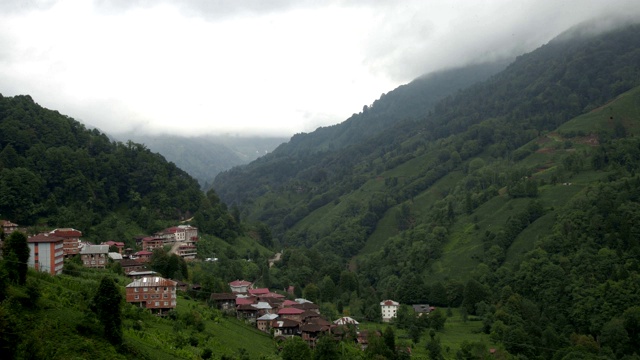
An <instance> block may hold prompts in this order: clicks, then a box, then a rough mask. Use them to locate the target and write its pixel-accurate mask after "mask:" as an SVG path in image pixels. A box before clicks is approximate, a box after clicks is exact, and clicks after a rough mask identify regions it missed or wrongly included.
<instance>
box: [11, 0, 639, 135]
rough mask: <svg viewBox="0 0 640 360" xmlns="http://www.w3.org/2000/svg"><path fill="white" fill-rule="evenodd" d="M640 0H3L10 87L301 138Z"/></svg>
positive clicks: (73, 108) (96, 121) (104, 111)
mask: <svg viewBox="0 0 640 360" xmlns="http://www.w3.org/2000/svg"><path fill="white" fill-rule="evenodd" d="M609 15H614V16H627V17H631V18H633V17H635V18H640V1H638V0H607V1H604V0H509V1H506V0H486V1H481V0H468V1H464V0H359V1H356V0H341V1H340V0H333V1H320V0H313V1H310V0H297V1H285V0H271V1H270V0H245V1H243V0H191V1H190V0H112V1H107V0H0V93H1V94H2V95H3V96H15V95H25V94H28V95H31V96H32V98H33V99H34V101H35V102H37V103H38V104H40V105H42V106H44V107H46V108H49V109H53V110H58V111H59V112H60V113H62V114H65V115H68V116H71V117H73V118H75V119H76V120H79V121H82V122H83V123H85V124H87V125H88V126H92V127H97V128H98V129H100V130H102V131H104V132H106V133H108V134H113V135H115V134H120V133H123V132H131V131H135V132H138V133H145V134H152V135H153V134H176V135H185V136H194V135H204V134H229V135H241V136H242V135H247V136H249V135H250V136H291V135H293V134H295V133H300V132H311V131H313V130H315V129H316V128H317V127H319V126H328V125H333V124H337V123H340V122H342V121H344V120H346V119H347V118H348V117H349V116H351V115H352V114H353V113H358V112H360V111H361V110H362V107H363V106H364V105H368V104H371V103H372V102H373V101H374V100H376V99H378V98H379V97H380V95H381V94H383V93H386V92H389V91H391V90H393V89H394V88H396V87H398V86H399V85H401V84H405V83H408V82H410V81H411V80H413V79H415V78H416V77H418V76H420V75H424V74H427V73H430V72H433V71H437V70H441V69H445V68H451V67H456V66H462V65H466V64H469V63H478V62H483V61H490V60H493V59H498V58H501V57H508V56H516V55H520V54H523V53H525V52H528V51H532V50H534V49H536V48H538V47H540V46H541V45H543V44H545V43H547V42H548V41H549V40H551V39H552V38H554V37H555V36H556V35H558V34H559V33H561V32H562V31H564V30H566V29H568V28H569V27H571V26H573V25H575V24H577V23H579V22H582V21H585V20H589V19H592V18H594V17H600V18H602V17H605V16H609Z"/></svg>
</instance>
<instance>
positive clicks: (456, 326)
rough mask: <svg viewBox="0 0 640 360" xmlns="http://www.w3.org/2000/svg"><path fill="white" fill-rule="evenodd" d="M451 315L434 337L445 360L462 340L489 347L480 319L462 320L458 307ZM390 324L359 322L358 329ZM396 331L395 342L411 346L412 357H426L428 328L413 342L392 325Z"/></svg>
mask: <svg viewBox="0 0 640 360" xmlns="http://www.w3.org/2000/svg"><path fill="white" fill-rule="evenodd" d="M451 310H452V316H450V317H448V318H447V321H446V323H445V325H444V329H443V330H441V331H437V332H436V337H438V338H439V339H440V343H441V345H442V354H443V355H444V358H445V359H446V360H449V359H455V358H456V352H457V351H458V350H459V349H460V347H461V345H462V343H463V342H465V341H467V342H482V343H485V344H487V345H489V347H491V346H492V345H494V344H493V343H491V341H490V339H489V335H487V334H485V333H482V332H481V329H482V321H480V320H479V319H478V318H474V317H473V316H469V320H467V321H464V320H463V317H462V314H461V312H460V310H459V309H451ZM387 326H393V325H390V324H381V323H360V330H380V331H384V330H385V329H386V327H387ZM394 331H395V333H396V344H399V343H405V344H407V345H409V346H411V347H412V350H411V351H412V357H413V358H418V359H427V358H428V353H427V350H426V345H427V342H428V341H429V330H426V331H424V332H423V333H422V336H421V337H420V341H419V342H418V343H417V344H413V343H412V341H411V339H410V337H409V335H408V334H407V332H406V331H405V330H402V329H398V328H396V327H395V326H394Z"/></svg>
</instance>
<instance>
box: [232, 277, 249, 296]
mask: <svg viewBox="0 0 640 360" xmlns="http://www.w3.org/2000/svg"><path fill="white" fill-rule="evenodd" d="M252 285H253V283H251V282H249V281H245V280H236V281H232V282H230V283H229V287H230V288H231V292H232V293H240V294H246V293H247V292H248V290H249V288H251V286H252Z"/></svg>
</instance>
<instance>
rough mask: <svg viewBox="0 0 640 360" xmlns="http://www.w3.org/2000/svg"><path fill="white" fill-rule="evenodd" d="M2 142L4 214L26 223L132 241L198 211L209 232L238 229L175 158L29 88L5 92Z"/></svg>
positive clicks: (0, 104)
mask: <svg viewBox="0 0 640 360" xmlns="http://www.w3.org/2000/svg"><path fill="white" fill-rule="evenodd" d="M0 148H1V149H2V150H0V214H1V215H2V218H4V219H10V220H11V221H13V222H16V223H18V224H20V225H21V226H36V225H37V226H44V227H49V228H51V227H74V228H76V229H80V230H81V231H82V232H83V235H84V237H85V238H86V239H94V240H100V241H105V240H108V239H122V240H127V241H131V240H132V239H133V236H134V235H139V234H141V233H152V232H154V231H158V230H160V229H161V228H163V227H166V226H168V225H169V224H175V222H176V221H181V220H185V219H189V218H192V217H194V215H196V213H197V215H198V216H196V218H197V219H198V220H200V221H199V223H194V224H196V225H198V226H202V227H203V228H204V229H206V230H208V231H206V232H207V233H209V234H213V235H218V236H222V234H223V233H224V234H225V235H224V236H226V237H227V238H232V237H234V236H236V235H237V234H238V233H239V229H238V224H237V223H236V221H235V219H232V218H231V215H230V214H229V213H228V212H227V209H226V206H225V205H224V204H222V203H220V202H218V201H214V203H213V204H212V202H211V201H209V200H208V198H206V197H205V194H204V193H203V192H202V191H201V190H200V186H199V185H198V182H197V181H196V180H194V179H193V178H192V177H191V176H189V175H188V174H187V173H186V172H184V171H183V170H181V169H179V168H178V167H177V166H176V165H175V164H173V163H169V162H167V161H166V160H165V159H164V158H163V157H162V156H161V155H159V154H157V153H153V152H151V151H150V150H149V149H147V148H146V147H145V146H144V145H141V144H137V143H134V142H131V141H129V142H127V143H121V142H112V141H110V140H109V138H108V137H107V136H106V135H105V134H103V133H101V132H99V131H98V130H95V129H94V130H88V129H86V128H85V127H84V125H82V124H81V123H79V122H78V121H75V120H73V119H71V118H69V117H68V116H65V115H61V114H60V113H59V112H57V111H52V110H48V109H45V108H42V107H41V106H39V105H38V104H36V103H35V102H34V101H33V99H31V97H30V96H28V95H27V96H15V97H2V96H0ZM209 195H210V196H209V198H214V199H217V196H215V194H214V193H213V192H210V194H209ZM198 211H199V212H198ZM216 221H217V222H216ZM214 222H216V223H215V225H214ZM227 230H228V231H227Z"/></svg>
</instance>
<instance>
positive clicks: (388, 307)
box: [380, 300, 400, 322]
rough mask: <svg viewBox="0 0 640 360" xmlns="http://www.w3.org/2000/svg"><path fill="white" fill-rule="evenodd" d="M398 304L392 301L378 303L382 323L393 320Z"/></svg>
mask: <svg viewBox="0 0 640 360" xmlns="http://www.w3.org/2000/svg"><path fill="white" fill-rule="evenodd" d="M399 307H400V303H398V302H396V301H393V300H384V301H382V302H380V308H381V309H380V310H381V311H380V312H381V313H382V322H389V321H391V319H394V318H395V317H396V315H397V313H398V308H399Z"/></svg>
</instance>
